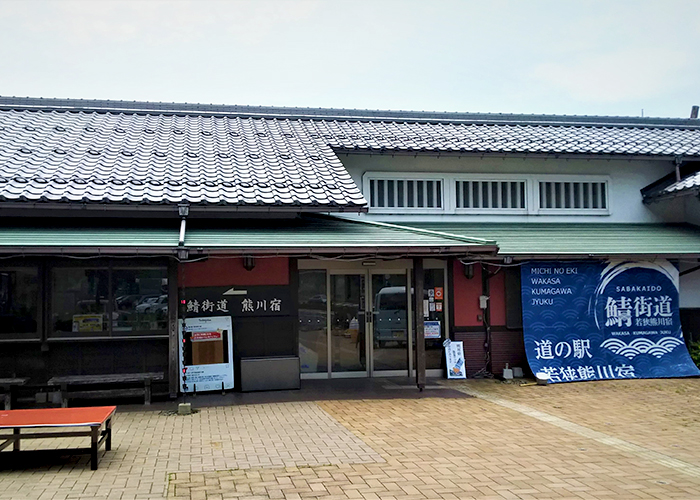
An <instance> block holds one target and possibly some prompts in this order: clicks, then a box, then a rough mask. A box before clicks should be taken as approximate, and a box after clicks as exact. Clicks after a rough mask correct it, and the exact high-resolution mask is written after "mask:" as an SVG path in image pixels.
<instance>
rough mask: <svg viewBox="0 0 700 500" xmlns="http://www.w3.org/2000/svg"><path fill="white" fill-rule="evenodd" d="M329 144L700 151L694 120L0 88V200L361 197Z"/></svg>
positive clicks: (292, 202)
mask: <svg viewBox="0 0 700 500" xmlns="http://www.w3.org/2000/svg"><path fill="white" fill-rule="evenodd" d="M334 150H353V151H368V152H372V151H414V152H420V151H436V152H441V153H442V152H445V153H450V152H452V153H463V152H477V153H498V154H508V153H519V154H586V155H597V154H601V155H602V154H605V155H649V156H669V157H670V156H679V155H682V156H686V157H700V121H698V120H688V119H640V118H616V117H562V116H537V115H484V114H464V113H442V114H441V113H422V112H403V111H397V112H388V111H376V112H371V111H364V110H337V109H326V110H323V109H319V110H312V109H305V108H257V107H245V106H207V105H188V104H172V105H170V104H163V103H138V102H135V103H124V102H119V101H82V100H81V101H75V100H73V101H71V100H50V99H47V100H42V99H30V98H24V99H22V98H5V97H0V177H2V179H0V199H5V200H19V199H26V200H32V201H41V200H50V201H73V200H80V201H87V202H133V203H141V202H144V203H176V202H180V201H189V202H191V203H206V204H221V205H248V204H252V205H281V206H285V205H286V206H322V207H323V206H328V207H331V206H339V207H359V206H364V205H366V202H365V200H364V198H363V197H362V194H361V193H360V191H359V189H358V188H357V186H356V185H355V184H354V182H353V181H352V179H351V178H350V176H349V175H348V173H347V172H346V171H345V169H344V168H343V165H342V163H341V162H340V160H339V159H338V157H337V156H336V153H335V152H334Z"/></svg>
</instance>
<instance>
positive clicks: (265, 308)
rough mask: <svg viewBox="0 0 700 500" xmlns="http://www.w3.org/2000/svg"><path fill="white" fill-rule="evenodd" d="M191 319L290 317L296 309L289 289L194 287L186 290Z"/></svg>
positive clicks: (188, 314) (272, 287) (276, 287)
mask: <svg viewBox="0 0 700 500" xmlns="http://www.w3.org/2000/svg"><path fill="white" fill-rule="evenodd" d="M184 300H185V309H186V311H187V316H188V317H192V318H196V317H202V316H232V317H234V318H256V317H261V316H290V315H291V314H292V311H293V310H294V307H293V304H292V303H291V300H292V299H291V293H290V291H289V286H286V285H284V286H270V285H255V286H236V287H232V286H223V287H222V286H219V287H192V288H186V289H185V291H184Z"/></svg>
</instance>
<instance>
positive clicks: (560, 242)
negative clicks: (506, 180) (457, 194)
mask: <svg viewBox="0 0 700 500" xmlns="http://www.w3.org/2000/svg"><path fill="white" fill-rule="evenodd" d="M411 226H412V227H416V228H430V229H433V230H435V231H440V232H443V233H450V234H455V235H469V236H471V237H478V238H488V239H492V240H495V241H496V243H497V244H498V247H499V252H498V254H499V255H504V256H505V255H512V256H551V257H556V256H566V257H571V256H577V257H587V256H610V255H621V256H625V255H630V256H635V255H636V256H641V255H644V256H695V255H697V256H700V227H698V226H693V225H690V224H607V223H563V224H562V223H541V222H540V223H521V224H516V223H456V222H455V223H435V224H433V223H431V224H425V223H423V224H411Z"/></svg>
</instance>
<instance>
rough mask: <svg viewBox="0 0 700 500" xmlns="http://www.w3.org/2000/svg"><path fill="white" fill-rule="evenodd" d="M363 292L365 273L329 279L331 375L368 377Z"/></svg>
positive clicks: (335, 276) (340, 275) (336, 275)
mask: <svg viewBox="0 0 700 500" xmlns="http://www.w3.org/2000/svg"><path fill="white" fill-rule="evenodd" d="M365 292H366V290H365V273H362V274H359V273H358V274H331V276H330V312H331V329H330V335H331V359H332V368H331V371H332V374H333V375H338V376H352V375H358V376H366V375H367V339H366V336H365V321H366V318H365Z"/></svg>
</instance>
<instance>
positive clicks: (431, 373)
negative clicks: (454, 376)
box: [297, 258, 450, 379]
mask: <svg viewBox="0 0 700 500" xmlns="http://www.w3.org/2000/svg"><path fill="white" fill-rule="evenodd" d="M448 262H449V261H448V260H447V259H434V258H425V260H424V264H423V266H424V269H442V270H443V272H444V273H445V274H444V276H445V291H444V293H445V299H444V304H445V306H444V307H445V314H444V317H445V326H444V331H445V334H446V336H448V332H449V307H450V306H449V297H450V296H449V293H450V291H449V290H448V287H447V266H448ZM297 267H298V269H299V270H307V269H315V270H324V271H326V298H327V300H326V315H327V316H326V317H327V322H326V344H327V345H326V349H327V352H326V355H327V359H328V369H327V371H326V372H316V373H302V374H301V378H302V379H330V378H368V377H372V378H381V377H406V376H415V375H416V370H415V366H414V362H415V360H414V359H413V300H412V297H411V294H410V293H409V292H408V289H412V288H413V287H412V281H413V261H412V260H411V259H397V260H388V261H382V260H379V259H368V260H365V261H356V262H347V261H345V262H344V261H320V260H311V259H309V260H304V259H299V260H298V261H297ZM339 274H350V275H364V276H365V309H368V310H369V312H370V313H371V312H372V311H373V309H374V305H373V304H372V300H371V295H370V294H371V288H372V275H373V274H405V275H406V288H407V294H406V301H407V302H408V303H407V309H406V312H407V316H408V332H407V334H408V342H407V349H408V370H381V371H375V370H374V342H373V337H372V335H373V332H372V328H373V322H372V321H369V318H371V314H368V311H365V345H366V348H365V356H367V359H366V360H365V367H366V370H365V371H356V372H334V371H333V358H332V357H331V356H332V338H331V301H330V295H331V275H339ZM426 375H427V376H428V377H441V376H442V375H443V373H442V370H441V369H430V370H427V371H426Z"/></svg>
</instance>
